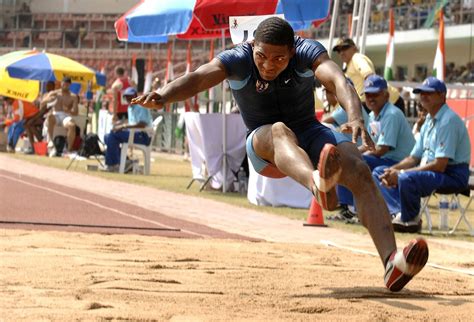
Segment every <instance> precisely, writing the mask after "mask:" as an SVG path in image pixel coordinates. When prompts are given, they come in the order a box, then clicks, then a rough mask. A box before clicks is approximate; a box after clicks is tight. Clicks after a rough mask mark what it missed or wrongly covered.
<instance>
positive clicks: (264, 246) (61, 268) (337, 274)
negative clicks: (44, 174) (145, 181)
mask: <svg viewBox="0 0 474 322" xmlns="http://www.w3.org/2000/svg"><path fill="white" fill-rule="evenodd" d="M0 258H1V261H0V271H1V275H0V286H1V291H0V298H1V299H2V300H1V301H0V303H1V305H0V316H1V318H0V320H3V319H4V320H6V321H8V320H10V321H17V320H29V321H31V320H41V319H46V320H64V321H71V320H76V319H81V320H82V319H84V320H97V319H106V320H109V319H112V320H122V319H127V320H128V319H131V320H160V321H163V320H171V321H239V320H248V321H263V320H267V321H269V320H271V321H278V320H287V321H304V320H306V321H308V320H319V319H320V320H347V319H349V320H371V321H372V320H384V319H389V320H408V319H410V320H431V319H436V320H444V321H455V320H464V321H468V320H470V319H471V318H472V314H473V313H474V303H473V301H474V285H473V280H474V278H473V277H470V276H468V275H464V274H459V273H453V272H448V271H443V270H437V269H434V268H431V267H427V268H426V269H425V270H424V271H423V272H422V273H421V274H420V275H419V276H418V278H416V279H414V280H413V281H412V282H411V283H410V284H409V286H408V287H407V288H406V289H405V290H404V291H402V292H400V293H390V292H389V291H387V290H386V289H385V288H384V287H383V281H382V274H383V271H382V266H381V265H380V263H379V260H378V259H377V258H376V257H373V256H369V255H366V254H355V253H352V252H349V251H346V250H340V249H337V248H327V247H325V246H322V245H321V246H319V245H305V244H290V243H270V242H258V243H252V242H240V241H230V240H204V239H201V240H180V239H165V238H156V237H144V236H138V235H134V236H130V235H128V236H123V235H95V234H83V233H65V232H32V231H21V230H3V231H2V233H1V234H0ZM461 261H462V260H461ZM471 264H472V263H471Z"/></svg>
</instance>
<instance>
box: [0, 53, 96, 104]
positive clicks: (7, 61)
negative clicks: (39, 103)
mask: <svg viewBox="0 0 474 322" xmlns="http://www.w3.org/2000/svg"><path fill="white" fill-rule="evenodd" d="M65 77H69V78H71V80H72V83H73V84H74V83H77V84H80V85H84V86H81V87H82V88H86V86H87V84H89V83H91V84H92V85H99V86H105V75H103V74H100V73H97V72H96V71H95V70H93V69H91V68H89V67H87V66H85V65H83V64H81V63H79V62H77V61H75V60H72V59H70V58H67V57H64V56H60V55H55V54H51V53H46V52H39V51H37V50H23V51H15V52H11V53H9V54H6V55H3V56H0V83H1V85H0V95H6V96H10V97H13V98H20V99H24V100H28V101H33V100H34V99H35V98H36V97H37V96H38V93H39V87H40V85H39V82H40V81H42V82H46V81H61V80H62V79H63V78H65ZM3 87H4V88H5V90H2V88H3Z"/></svg>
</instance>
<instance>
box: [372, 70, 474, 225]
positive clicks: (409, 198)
mask: <svg viewBox="0 0 474 322" xmlns="http://www.w3.org/2000/svg"><path fill="white" fill-rule="evenodd" d="M413 93H415V94H417V93H419V94H420V103H421V105H422V106H423V108H424V109H426V111H427V112H428V115H427V116H426V120H425V122H424V123H423V126H422V127H421V132H420V138H419V139H418V140H417V141H416V144H415V146H414V148H413V150H412V151H411V153H410V155H409V156H408V157H406V158H404V159H403V160H402V161H400V162H398V163H397V164H395V165H392V166H380V167H377V168H375V169H374V171H373V172H372V174H373V177H374V179H375V181H376V183H377V184H378V185H379V187H380V190H381V192H382V195H383V197H384V199H385V201H386V202H387V205H388V208H389V212H390V213H391V214H392V216H394V218H393V219H392V225H393V227H394V229H395V230H396V231H401V232H417V231H420V230H421V218H420V213H419V212H420V198H421V197H427V196H429V195H430V194H431V193H433V192H434V191H435V190H438V189H446V190H461V189H463V188H467V186H468V181H469V162H470V156H471V144H470V142H469V135H468V133H467V129H466V126H465V125H464V122H463V121H462V120H461V118H460V117H459V116H458V115H457V114H456V113H455V112H453V111H452V110H451V109H450V108H449V106H448V105H447V104H446V85H445V84H444V82H443V81H440V80H438V79H436V78H434V77H428V78H427V79H426V80H425V81H424V82H423V84H422V85H421V86H419V87H417V88H415V89H414V90H413Z"/></svg>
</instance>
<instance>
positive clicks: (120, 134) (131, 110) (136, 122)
mask: <svg viewBox="0 0 474 322" xmlns="http://www.w3.org/2000/svg"><path fill="white" fill-rule="evenodd" d="M123 94H124V98H125V100H126V101H127V102H128V103H129V104H130V102H131V101H132V99H133V98H135V97H137V91H136V90H135V88H133V87H129V88H127V89H125V91H124V92H123ZM151 126H152V120H151V114H150V110H149V109H146V108H144V107H141V106H140V105H136V104H130V105H129V107H128V122H127V121H126V120H124V121H118V122H116V123H115V124H114V127H113V128H112V131H111V132H110V133H108V134H106V135H105V138H104V141H105V144H106V145H107V150H106V152H105V164H106V168H105V171H108V172H118V170H119V166H120V153H121V149H120V144H121V143H125V142H127V141H128V139H129V135H130V131H129V130H128V129H132V128H138V129H143V128H146V127H151ZM150 141H151V138H150V137H149V136H148V134H147V133H146V132H143V131H137V132H135V136H134V138H133V142H134V143H137V144H144V145H148V144H150Z"/></svg>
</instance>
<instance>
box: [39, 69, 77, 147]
mask: <svg viewBox="0 0 474 322" xmlns="http://www.w3.org/2000/svg"><path fill="white" fill-rule="evenodd" d="M70 86H71V79H70V78H69V77H65V78H64V79H63V80H62V82H61V88H60V89H58V90H55V91H52V92H50V93H49V94H48V102H51V101H54V100H55V101H56V103H55V104H54V106H53V110H52V113H49V115H48V118H47V122H46V123H47V127H48V138H49V142H48V147H49V148H50V149H52V151H50V152H51V153H50V155H53V154H56V152H58V153H62V151H54V149H53V148H54V144H53V139H54V136H53V135H54V126H55V125H58V126H62V127H64V128H66V129H67V147H68V151H69V152H70V151H72V149H73V145H74V140H75V138H76V123H75V122H74V120H73V119H72V116H75V115H77V114H78V107H77V104H78V97H77V95H76V94H73V93H72V92H71V91H70V90H69V87H70ZM52 152H55V153H52Z"/></svg>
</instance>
